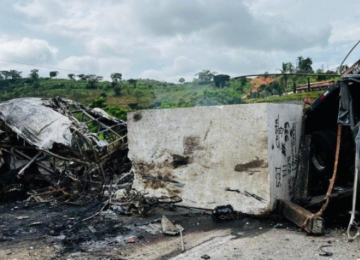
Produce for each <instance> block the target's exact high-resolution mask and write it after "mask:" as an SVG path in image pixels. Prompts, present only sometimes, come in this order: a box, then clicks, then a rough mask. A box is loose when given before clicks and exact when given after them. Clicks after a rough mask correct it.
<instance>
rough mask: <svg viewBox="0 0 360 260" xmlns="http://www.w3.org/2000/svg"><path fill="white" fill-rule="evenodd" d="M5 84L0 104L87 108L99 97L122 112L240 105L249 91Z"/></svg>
mask: <svg viewBox="0 0 360 260" xmlns="http://www.w3.org/2000/svg"><path fill="white" fill-rule="evenodd" d="M6 83H7V84H5V81H0V90H1V92H0V100H2V101H3V100H8V99H11V98H18V97H43V98H49V97H53V96H61V97H65V98H69V99H73V100H75V101H78V102H81V103H83V104H86V105H91V103H92V102H93V101H94V100H97V99H99V98H100V97H103V98H104V100H105V102H106V104H107V105H113V106H116V107H118V108H121V109H123V110H137V109H149V108H171V107H190V106H198V105H202V106H206V105H224V104H240V103H242V102H243V101H242V99H241V96H242V95H243V94H244V93H245V92H246V91H249V90H250V89H251V84H250V83H249V82H246V83H245V85H243V86H241V83H240V82H238V81H231V82H230V83H229V84H228V87H225V88H215V86H214V85H213V84H212V83H209V84H199V83H185V84H174V83H166V82H160V81H155V80H143V79H139V80H137V83H136V85H134V84H130V83H129V81H122V82H119V83H118V84H117V85H115V86H114V85H113V84H112V83H111V82H108V81H104V82H97V83H96V84H95V85H94V86H89V84H88V82H86V81H83V80H77V81H74V80H68V79H50V78H40V79H38V81H36V82H35V83H34V82H31V81H30V80H29V79H27V78H26V79H20V80H17V81H15V82H11V81H9V82H6ZM116 88H117V89H118V91H117V92H116Z"/></svg>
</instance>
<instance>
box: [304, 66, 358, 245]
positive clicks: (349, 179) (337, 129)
mask: <svg viewBox="0 0 360 260" xmlns="http://www.w3.org/2000/svg"><path fill="white" fill-rule="evenodd" d="M359 64H360V61H358V62H356V63H355V64H354V65H353V66H352V67H351V68H350V69H349V70H348V71H346V72H345V73H344V75H342V77H341V78H340V79H339V80H338V81H337V82H336V83H335V84H334V85H332V86H331V87H329V89H328V90H327V91H326V92H325V93H324V94H322V95H321V96H320V97H319V98H318V99H317V100H315V101H314V102H313V103H312V104H311V106H310V107H309V109H308V110H307V111H306V112H305V120H304V122H305V129H304V135H305V136H307V137H308V138H310V139H311V145H310V154H309V161H308V163H309V165H308V166H309V173H308V174H307V172H305V174H304V172H302V174H303V175H302V178H303V179H306V180H305V181H306V182H307V183H308V185H307V188H306V190H305V191H304V194H306V196H309V197H317V196H318V197H322V198H323V200H322V201H324V202H325V204H324V205H323V207H322V208H321V209H320V211H319V212H318V213H321V214H322V212H323V211H324V210H325V208H326V206H327V205H328V202H329V200H330V198H331V196H334V197H338V196H339V197H350V196H351V195H352V196H353V201H352V211H351V220H350V223H349V226H348V230H347V232H348V238H349V239H353V238H355V237H357V236H358V235H359V228H358V227H357V226H356V222H355V212H356V199H357V186H358V171H359V166H360V165H359V149H360V137H359V126H360V99H359V97H360V75H359V72H360V69H359ZM323 194H325V195H323ZM306 196H304V197H306ZM305 204H306V203H305ZM310 205H311V202H310ZM321 214H318V215H321ZM351 231H355V233H354V232H351ZM351 233H353V234H352V235H351Z"/></svg>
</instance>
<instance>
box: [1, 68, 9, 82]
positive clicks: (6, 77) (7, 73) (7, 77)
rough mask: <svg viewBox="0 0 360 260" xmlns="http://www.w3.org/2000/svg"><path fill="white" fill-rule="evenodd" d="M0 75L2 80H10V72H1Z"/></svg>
mask: <svg viewBox="0 0 360 260" xmlns="http://www.w3.org/2000/svg"><path fill="white" fill-rule="evenodd" d="M0 73H1V75H2V76H3V78H4V80H8V79H9V78H10V72H9V71H7V70H3V71H1V72H0Z"/></svg>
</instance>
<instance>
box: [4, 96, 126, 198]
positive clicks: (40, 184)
mask: <svg viewBox="0 0 360 260" xmlns="http://www.w3.org/2000/svg"><path fill="white" fill-rule="evenodd" d="M129 166H130V164H129V161H128V160H127V126H126V123H125V122H124V121H121V120H118V119H116V118H114V117H111V116H109V115H108V114H107V113H106V112H104V111H103V110H101V109H90V108H88V107H85V106H83V105H81V104H79V103H76V102H74V101H71V100H68V99H63V98H58V97H56V98H52V99H40V98H19V99H13V100H10V101H6V102H2V103H0V198H1V200H20V199H24V198H28V197H29V195H30V198H32V199H34V200H36V201H39V202H43V201H50V200H62V201H65V202H67V203H75V204H79V203H81V204H82V203H86V202H87V201H89V200H91V199H93V198H94V197H97V196H101V195H102V193H103V192H104V190H103V188H104V186H105V184H107V183H110V182H111V180H113V179H114V178H117V176H120V175H121V174H122V173H124V172H128V170H129Z"/></svg>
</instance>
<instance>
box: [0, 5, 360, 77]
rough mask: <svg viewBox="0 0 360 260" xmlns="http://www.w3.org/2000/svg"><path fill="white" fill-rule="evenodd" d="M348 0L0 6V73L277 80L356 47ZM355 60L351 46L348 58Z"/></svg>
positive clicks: (336, 59)
mask: <svg viewBox="0 0 360 260" xmlns="http://www.w3.org/2000/svg"><path fill="white" fill-rule="evenodd" d="M359 9H360V1H358V0H344V1H338V0H104V1H102V0H82V1H80V0H0V70H9V69H17V70H20V71H22V72H23V74H22V75H23V76H27V75H28V74H29V71H30V70H31V69H33V68H37V67H35V66H27V65H22V64H16V63H10V62H7V61H15V62H20V63H27V64H35V65H40V66H44V67H51V68H55V69H49V68H44V67H39V68H37V69H39V71H40V74H41V75H42V76H47V75H48V73H49V71H50V70H58V71H59V72H60V74H59V77H67V75H68V74H69V73H71V72H74V73H75V74H80V73H83V74H97V75H100V76H104V79H108V77H109V76H110V74H111V73H113V72H120V73H122V74H123V78H125V79H129V78H151V79H156V80H162V81H171V82H178V80H179V78H181V77H183V78H185V79H186V80H187V81H191V80H192V79H193V78H194V76H195V74H196V73H197V72H199V71H201V70H204V69H210V70H212V71H215V72H217V73H221V74H228V75H231V76H241V75H246V74H254V73H264V72H265V71H267V72H269V73H271V72H273V73H275V72H279V71H278V69H279V68H280V67H281V63H282V62H293V63H295V61H296V58H297V57H298V56H303V57H311V58H312V60H313V67H314V68H315V69H317V68H321V67H322V68H324V69H325V70H327V69H335V68H336V67H337V66H339V64H340V63H341V61H342V60H343V58H344V57H345V55H346V54H347V53H348V51H349V50H350V49H351V47H352V46H353V45H354V44H355V43H356V42H357V41H358V40H359V39H360V19H359V18H360V13H359V12H358V10H359ZM359 58H360V47H359V49H356V50H355V51H354V52H353V53H352V55H351V56H350V57H349V59H348V61H347V62H346V63H347V64H349V65H351V64H352V63H353V62H355V61H356V60H357V59H359Z"/></svg>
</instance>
